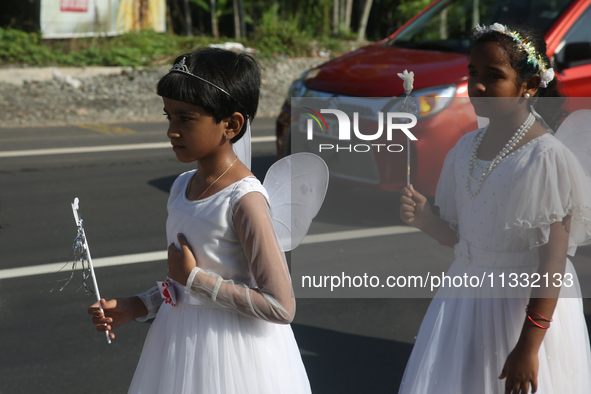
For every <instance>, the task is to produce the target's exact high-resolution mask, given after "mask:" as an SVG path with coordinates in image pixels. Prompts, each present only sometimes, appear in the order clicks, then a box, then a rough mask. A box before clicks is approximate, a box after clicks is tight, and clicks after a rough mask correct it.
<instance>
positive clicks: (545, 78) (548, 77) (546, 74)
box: [540, 68, 554, 88]
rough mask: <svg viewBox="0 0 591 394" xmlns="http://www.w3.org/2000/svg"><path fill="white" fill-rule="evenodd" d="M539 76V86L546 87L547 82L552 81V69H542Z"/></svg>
mask: <svg viewBox="0 0 591 394" xmlns="http://www.w3.org/2000/svg"><path fill="white" fill-rule="evenodd" d="M540 77H542V80H541V81H540V87H542V88H545V87H547V86H548V84H549V83H550V81H552V80H553V79H554V69H553V68H549V69H547V70H545V71H542V72H541V73H540Z"/></svg>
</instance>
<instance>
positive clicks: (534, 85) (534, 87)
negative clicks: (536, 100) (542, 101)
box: [522, 74, 542, 97]
mask: <svg viewBox="0 0 591 394" xmlns="http://www.w3.org/2000/svg"><path fill="white" fill-rule="evenodd" d="M541 80H542V77H540V76H539V75H538V74H535V75H532V76H531V78H530V79H529V81H527V83H526V84H525V87H524V89H523V92H522V97H525V95H526V93H529V97H534V95H535V94H536V93H537V92H538V88H539V87H540V81H541Z"/></svg>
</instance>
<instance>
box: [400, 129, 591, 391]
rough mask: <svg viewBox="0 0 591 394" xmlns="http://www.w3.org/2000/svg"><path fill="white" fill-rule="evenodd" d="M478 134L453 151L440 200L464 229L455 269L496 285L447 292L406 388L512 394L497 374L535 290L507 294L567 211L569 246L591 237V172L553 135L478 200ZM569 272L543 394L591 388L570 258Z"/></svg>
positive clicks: (446, 214)
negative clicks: (472, 170)
mask: <svg viewBox="0 0 591 394" xmlns="http://www.w3.org/2000/svg"><path fill="white" fill-rule="evenodd" d="M477 132H478V131H475V132H472V133H469V134H467V135H465V136H464V137H463V138H462V139H461V140H460V141H459V142H458V144H457V145H456V146H455V147H454V149H452V150H451V151H450V152H449V154H448V156H447V158H446V160H445V164H444V168H443V170H442V173H441V177H440V180H439V184H438V187H437V193H436V198H435V203H436V205H438V206H439V207H440V214H441V217H442V218H444V219H445V220H446V221H448V222H450V225H451V226H452V228H454V229H456V230H457V231H458V233H459V236H460V241H459V243H458V244H457V245H456V246H455V261H454V262H453V264H452V266H451V267H450V269H449V271H448V272H447V275H448V276H450V277H452V276H456V275H459V276H463V275H464V274H465V273H466V274H467V275H468V276H469V277H470V276H478V277H479V278H482V277H484V278H485V279H486V283H487V285H485V286H484V288H482V289H481V288H478V289H471V288H446V289H445V290H443V289H440V291H439V292H438V294H437V297H440V298H437V297H436V298H434V299H433V301H432V302H431V305H430V306H429V309H428V311H427V313H426V316H425V318H424V319H423V322H422V324H421V328H420V330H419V334H418V336H417V340H416V343H415V345H414V348H413V351H412V354H411V357H410V359H409V361H408V364H407V366H406V370H405V373H404V376H403V379H402V383H401V386H400V390H399V393H400V394H411V393H412V394H426V393H439V394H447V393H450V394H451V393H453V394H472V393H484V394H498V393H503V392H504V387H505V380H499V379H498V376H499V375H500V373H501V371H502V368H503V365H504V363H505V360H506V359H507V356H508V355H509V353H510V352H511V350H513V348H514V346H515V345H516V343H517V340H518V338H519V335H520V333H521V329H522V326H523V322H524V319H525V307H526V305H527V303H528V299H529V295H530V292H529V290H530V289H531V288H528V287H525V288H516V289H513V290H511V291H509V292H508V293H506V292H505V293H504V291H507V287H508V280H509V274H511V273H527V274H532V273H535V272H536V270H537V266H538V248H537V247H538V246H540V245H542V244H544V243H546V242H547V241H548V235H549V232H550V228H549V227H550V224H551V223H554V222H556V221H560V220H561V219H562V218H563V217H565V216H567V215H572V223H571V232H570V240H569V250H568V253H569V254H570V255H573V254H574V252H575V250H576V245H577V244H578V245H583V244H587V243H589V241H590V240H591V207H590V206H589V205H590V204H591V179H589V178H588V177H587V176H586V175H585V173H584V171H583V169H582V168H581V167H580V164H579V163H578V161H577V159H576V158H575V157H574V156H573V155H572V153H571V152H570V151H569V150H568V149H567V148H566V147H564V145H562V143H560V142H559V141H558V140H556V138H554V136H552V135H550V134H545V135H543V136H541V137H539V138H536V139H535V140H533V141H531V142H529V143H528V144H526V145H524V146H523V147H521V148H520V149H518V150H516V151H515V152H513V153H511V154H510V155H509V156H508V157H507V158H506V159H505V160H504V161H502V162H501V163H500V164H499V165H498V166H497V167H496V168H495V169H494V170H493V171H492V172H491V173H490V175H489V176H488V178H487V180H486V181H485V182H484V184H483V186H482V189H481V191H480V193H479V194H477V195H476V196H475V197H471V196H470V195H469V194H468V191H467V190H466V184H467V174H466V171H467V166H468V158H469V153H470V150H471V147H472V144H473V142H474V139H475V136H476V133H477ZM481 164H482V165H485V164H488V163H481ZM479 177H480V176H479ZM471 183H472V182H471ZM472 187H474V184H473V183H472ZM473 190H474V189H473ZM566 272H567V273H571V274H573V286H572V287H571V289H570V293H569V294H567V293H566V292H564V291H563V290H565V289H564V288H563V289H561V298H559V300H558V304H557V306H556V310H555V312H554V315H553V316H552V318H553V322H552V324H551V327H550V329H548V330H547V332H546V335H545V337H544V341H543V343H542V345H541V347H540V350H539V354H538V358H539V362H540V364H539V371H538V391H537V393H539V394H563V393H570V394H573V393H574V394H583V393H590V392H591V355H590V350H589V335H588V333H587V327H586V324H585V319H584V313H583V305H582V300H581V298H580V289H579V287H578V286H579V284H578V280H577V277H576V273H575V271H574V268H573V266H572V264H571V262H570V261H567V266H566ZM490 274H492V275H493V277H494V278H495V282H493V286H492V287H491V286H490V285H488V280H489V276H488V275H490ZM502 274H504V276H505V290H504V291H503V290H501V288H500V286H501V283H500V280H499V278H500V275H502ZM487 287H488V288H487ZM503 296H504V297H503ZM507 296H508V297H513V298H506V297H507Z"/></svg>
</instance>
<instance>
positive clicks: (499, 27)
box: [489, 23, 507, 34]
mask: <svg viewBox="0 0 591 394" xmlns="http://www.w3.org/2000/svg"><path fill="white" fill-rule="evenodd" d="M489 29H490V30H494V31H498V32H499V33H503V34H505V32H506V31H507V28H506V27H505V26H503V25H501V24H500V23H493V24H492V25H490V27H489Z"/></svg>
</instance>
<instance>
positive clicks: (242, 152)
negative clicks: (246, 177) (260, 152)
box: [232, 119, 251, 170]
mask: <svg viewBox="0 0 591 394" xmlns="http://www.w3.org/2000/svg"><path fill="white" fill-rule="evenodd" d="M250 140H251V131H250V120H249V119H246V132H245V133H244V135H243V136H242V138H240V139H239V140H238V141H237V142H236V143H235V144H233V145H232V148H233V149H234V153H236V156H238V159H239V160H240V161H241V162H242V164H244V165H245V166H246V168H248V169H249V170H250V164H251V163H250V162H251V157H250V156H251V149H250Z"/></svg>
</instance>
